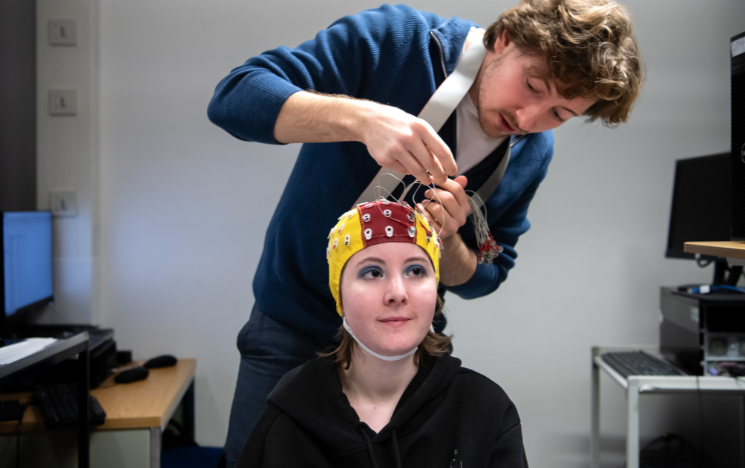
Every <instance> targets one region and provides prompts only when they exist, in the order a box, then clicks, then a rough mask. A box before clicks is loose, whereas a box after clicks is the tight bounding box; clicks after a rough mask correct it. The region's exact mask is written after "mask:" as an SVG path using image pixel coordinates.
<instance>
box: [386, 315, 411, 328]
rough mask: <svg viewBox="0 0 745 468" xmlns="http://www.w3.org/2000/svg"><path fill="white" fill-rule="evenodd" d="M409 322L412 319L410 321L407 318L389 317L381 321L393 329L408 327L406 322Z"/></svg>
mask: <svg viewBox="0 0 745 468" xmlns="http://www.w3.org/2000/svg"><path fill="white" fill-rule="evenodd" d="M409 320H411V319H408V318H406V317H387V318H384V319H380V321H381V322H383V323H384V324H386V325H388V326H391V327H401V326H403V325H406V322H408V321H409Z"/></svg>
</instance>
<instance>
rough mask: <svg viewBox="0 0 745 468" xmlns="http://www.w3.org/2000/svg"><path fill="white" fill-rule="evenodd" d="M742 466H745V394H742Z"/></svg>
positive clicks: (741, 467)
mask: <svg viewBox="0 0 745 468" xmlns="http://www.w3.org/2000/svg"><path fill="white" fill-rule="evenodd" d="M740 468H745V395H742V396H740Z"/></svg>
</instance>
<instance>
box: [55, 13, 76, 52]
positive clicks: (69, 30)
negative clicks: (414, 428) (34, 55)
mask: <svg viewBox="0 0 745 468" xmlns="http://www.w3.org/2000/svg"><path fill="white" fill-rule="evenodd" d="M77 43H78V25H77V22H76V21H75V20H74V19H52V20H49V45H53V46H74V45H77Z"/></svg>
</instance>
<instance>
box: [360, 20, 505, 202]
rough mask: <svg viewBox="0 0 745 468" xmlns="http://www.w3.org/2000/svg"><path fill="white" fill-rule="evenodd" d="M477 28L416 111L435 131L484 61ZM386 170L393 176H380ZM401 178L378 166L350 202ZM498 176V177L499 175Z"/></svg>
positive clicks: (369, 198)
mask: <svg viewBox="0 0 745 468" xmlns="http://www.w3.org/2000/svg"><path fill="white" fill-rule="evenodd" d="M481 31H483V30H477V29H474V30H472V31H471V32H470V33H469V34H474V35H477V36H479V37H478V38H476V39H475V40H472V42H471V45H470V46H469V47H468V49H466V51H465V53H464V54H463V55H462V57H461V58H460V61H459V62H458V65H457V66H456V67H455V70H454V71H453V73H451V74H450V76H448V77H447V78H446V79H445V81H444V82H443V83H442V84H441V85H440V87H439V88H437V91H435V93H434V94H433V95H432V97H431V98H430V99H429V101H428V102H427V104H426V105H425V106H424V109H422V111H421V112H420V113H419V118H420V119H422V120H424V121H426V122H427V123H428V124H429V125H430V126H431V127H432V128H433V129H434V131H435V132H439V131H440V129H441V128H442V126H443V125H444V124H445V122H446V121H447V119H448V118H449V117H450V114H452V113H453V111H454V110H455V108H456V107H458V104H459V103H460V101H461V100H462V99H463V96H465V95H466V93H467V92H468V90H469V89H471V85H473V82H474V81H475V80H476V75H478V73H479V69H480V68H481V63H482V62H483V61H484V57H485V56H486V47H485V46H484V43H483V41H482V40H481V36H482V34H483V33H482V32H481ZM508 157H509V153H508V154H507V155H505V158H504V160H506V159H508ZM500 166H501V165H500ZM505 168H506V163H505V164H504V167H501V174H504V170H505ZM498 171H499V170H498ZM386 173H387V174H391V175H393V176H395V177H381V176H382V175H383V174H386ZM403 178H404V174H402V173H400V172H397V171H394V170H392V169H386V168H383V167H381V168H380V170H379V171H378V173H377V174H375V177H373V179H372V181H371V182H370V185H368V186H367V188H366V189H365V191H364V192H362V194H361V195H360V196H359V198H358V199H357V201H356V202H355V203H354V206H356V205H358V204H360V203H363V202H367V201H372V200H374V199H375V194H376V190H375V189H376V188H377V187H380V188H382V189H383V190H384V191H388V192H389V193H390V192H393V190H394V189H395V188H396V186H397V185H398V183H399V182H398V181H399V180H401V179H403ZM499 178H500V179H501V177H499ZM494 187H495V188H496V185H494ZM492 190H493V189H492ZM489 195H491V193H489ZM487 198H488V196H487ZM481 204H482V203H479V205H478V206H481Z"/></svg>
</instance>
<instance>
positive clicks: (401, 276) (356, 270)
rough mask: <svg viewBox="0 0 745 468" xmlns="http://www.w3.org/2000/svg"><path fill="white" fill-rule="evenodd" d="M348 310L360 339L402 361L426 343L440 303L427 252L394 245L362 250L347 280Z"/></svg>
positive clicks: (344, 298)
mask: <svg viewBox="0 0 745 468" xmlns="http://www.w3.org/2000/svg"><path fill="white" fill-rule="evenodd" d="M341 297H342V309H343V311H344V316H345V317H346V319H347V323H348V324H349V326H350V327H351V328H352V330H353V331H354V334H355V336H357V338H358V339H359V340H360V341H362V342H363V343H364V344H365V346H367V347H369V348H370V349H372V350H373V351H375V352H376V353H379V354H382V355H384V356H397V355H400V354H404V353H406V352H408V351H411V350H412V349H413V348H414V347H415V346H418V345H419V343H421V342H422V340H423V339H424V337H425V335H426V334H427V330H429V327H430V325H431V324H432V317H433V316H434V313H435V305H436V303H437V278H436V277H435V270H434V267H433V266H432V261H431V260H430V258H429V256H428V255H427V253H426V252H425V251H424V250H423V249H422V248H421V247H419V246H417V245H415V244H408V243H399V242H390V243H385V244H377V245H373V246H370V247H367V248H365V249H363V250H360V251H359V252H357V253H356V254H354V255H353V256H352V258H350V259H349V261H348V262H347V264H346V266H345V267H344V271H343V272H342V277H341Z"/></svg>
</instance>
